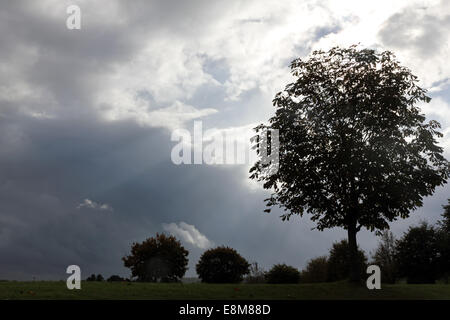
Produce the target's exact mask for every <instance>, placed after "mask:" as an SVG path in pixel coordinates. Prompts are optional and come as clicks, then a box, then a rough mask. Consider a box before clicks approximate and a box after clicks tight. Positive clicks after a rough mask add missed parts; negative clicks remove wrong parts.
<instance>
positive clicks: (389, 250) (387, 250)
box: [372, 230, 397, 283]
mask: <svg viewBox="0 0 450 320" xmlns="http://www.w3.org/2000/svg"><path fill="white" fill-rule="evenodd" d="M395 254H396V245H395V238H394V235H393V234H392V232H390V231H387V230H385V231H383V233H382V234H381V241H380V243H379V244H378V247H377V249H376V251H375V253H374V255H373V262H372V264H375V265H377V266H379V267H380V269H381V281H382V282H386V283H395V281H396V278H397V265H396V262H395Z"/></svg>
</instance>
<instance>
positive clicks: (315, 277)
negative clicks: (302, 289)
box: [300, 256, 328, 283]
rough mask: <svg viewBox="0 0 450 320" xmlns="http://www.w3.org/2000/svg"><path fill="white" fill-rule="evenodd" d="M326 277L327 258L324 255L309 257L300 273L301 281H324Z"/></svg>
mask: <svg viewBox="0 0 450 320" xmlns="http://www.w3.org/2000/svg"><path fill="white" fill-rule="evenodd" d="M327 278H328V258H327V257H326V256H323V257H317V258H314V259H311V260H310V261H309V262H308V264H307V265H306V268H305V270H303V272H302V273H301V275H300V279H301V282H302V283H313V282H325V281H327Z"/></svg>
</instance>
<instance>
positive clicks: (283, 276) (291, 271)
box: [266, 264, 300, 283]
mask: <svg viewBox="0 0 450 320" xmlns="http://www.w3.org/2000/svg"><path fill="white" fill-rule="evenodd" d="M266 279H267V282H268V283H298V282H299V281H300V272H299V271H298V270H297V269H296V268H294V267H291V266H288V265H286V264H276V265H274V266H273V267H272V269H270V271H269V272H267V275H266Z"/></svg>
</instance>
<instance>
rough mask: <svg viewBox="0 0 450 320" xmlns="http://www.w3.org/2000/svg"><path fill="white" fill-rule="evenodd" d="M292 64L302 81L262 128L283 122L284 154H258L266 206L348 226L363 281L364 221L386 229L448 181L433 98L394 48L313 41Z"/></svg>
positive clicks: (254, 171)
mask: <svg viewBox="0 0 450 320" xmlns="http://www.w3.org/2000/svg"><path fill="white" fill-rule="evenodd" d="M291 72H292V75H293V76H294V77H295V81H294V82H293V83H290V84H288V85H287V86H286V88H285V90H284V91H283V92H279V93H277V94H276V96H275V98H274V100H273V104H274V106H276V111H275V116H273V117H272V118H271V119H269V125H263V124H261V125H260V126H258V127H257V128H256V130H257V131H264V130H265V129H269V130H278V136H279V139H278V140H279V147H278V150H277V151H278V152H277V153H278V155H279V161H273V162H270V163H267V162H265V161H257V162H256V163H255V165H254V166H253V167H252V168H251V169H250V173H251V175H250V178H251V179H256V180H257V181H261V182H263V183H264V184H263V187H264V188H266V189H269V190H272V194H271V196H270V197H269V198H268V199H266V203H267V206H268V209H266V211H270V209H271V208H272V207H274V206H280V207H282V208H283V209H284V210H285V212H284V214H283V215H282V216H281V217H282V218H283V220H285V219H289V217H290V216H291V215H295V214H298V215H303V213H309V214H311V219H312V220H313V221H316V222H317V229H318V230H324V229H326V228H333V227H342V228H344V229H345V230H347V236H348V243H349V247H350V253H349V257H348V258H349V260H350V263H349V264H348V266H349V267H350V268H351V272H350V276H351V277H350V278H351V280H352V281H357V282H358V281H360V275H361V270H359V269H358V268H359V264H358V253H357V252H358V246H357V240H356V235H357V233H358V232H359V231H360V229H361V228H363V227H364V228H366V229H368V230H370V231H374V230H384V229H388V228H389V224H388V222H390V221H394V220H396V219H398V218H407V217H408V216H409V214H410V212H411V211H413V210H414V209H416V208H417V207H420V206H422V204H423V198H424V197H425V196H428V195H431V194H432V193H433V192H434V190H435V188H436V187H437V186H440V185H443V184H444V183H445V182H446V179H447V178H448V175H449V170H450V167H449V163H448V162H447V160H446V159H445V158H444V157H443V156H442V153H443V149H442V147H440V146H438V144H437V141H436V138H437V137H441V136H442V134H441V133H440V132H439V128H440V125H439V123H438V122H436V121H433V120H432V121H429V122H426V121H425V116H424V115H423V114H422V113H421V110H420V109H419V107H418V103H420V102H429V101H430V100H431V99H430V98H429V97H428V96H427V95H426V91H425V90H423V89H422V88H420V87H419V86H418V85H417V81H418V80H417V77H416V76H414V75H413V74H412V73H411V71H410V70H409V69H407V68H405V67H403V66H401V65H400V63H399V62H398V61H397V60H396V58H395V56H394V54H393V53H391V52H389V51H385V52H382V53H377V52H376V51H375V50H372V49H359V48H358V47H357V46H351V47H349V48H339V47H336V48H332V49H330V50H329V51H327V52H324V51H314V52H313V53H312V55H311V56H310V57H309V58H307V59H296V60H294V61H293V62H292V63H291ZM270 132H271V131H270ZM261 136H262V138H263V139H266V138H264V135H261ZM270 137H271V136H270ZM268 140H269V136H268V137H267V141H266V142H268ZM255 141H256V143H257V146H258V145H259V144H260V143H261V145H265V143H263V142H264V141H265V140H262V141H260V140H259V139H256V140H255ZM267 145H269V144H268V143H267ZM257 146H256V147H257ZM275 150H276V148H275ZM268 153H269V151H268ZM264 154H265V153H261V155H264ZM274 167H275V168H277V169H276V170H274Z"/></svg>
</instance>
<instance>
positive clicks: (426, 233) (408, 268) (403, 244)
mask: <svg viewBox="0 0 450 320" xmlns="http://www.w3.org/2000/svg"><path fill="white" fill-rule="evenodd" d="M395 258H396V263H397V265H398V269H399V275H400V276H406V278H407V282H408V283H434V282H435V280H436V278H437V272H438V268H437V267H438V246H437V234H436V230H435V229H434V227H433V226H430V225H428V224H427V223H426V222H423V223H422V224H421V225H419V226H417V227H410V228H409V229H408V231H407V232H405V234H404V235H403V237H402V238H401V239H400V240H398V241H397V250H396V257H395Z"/></svg>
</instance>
